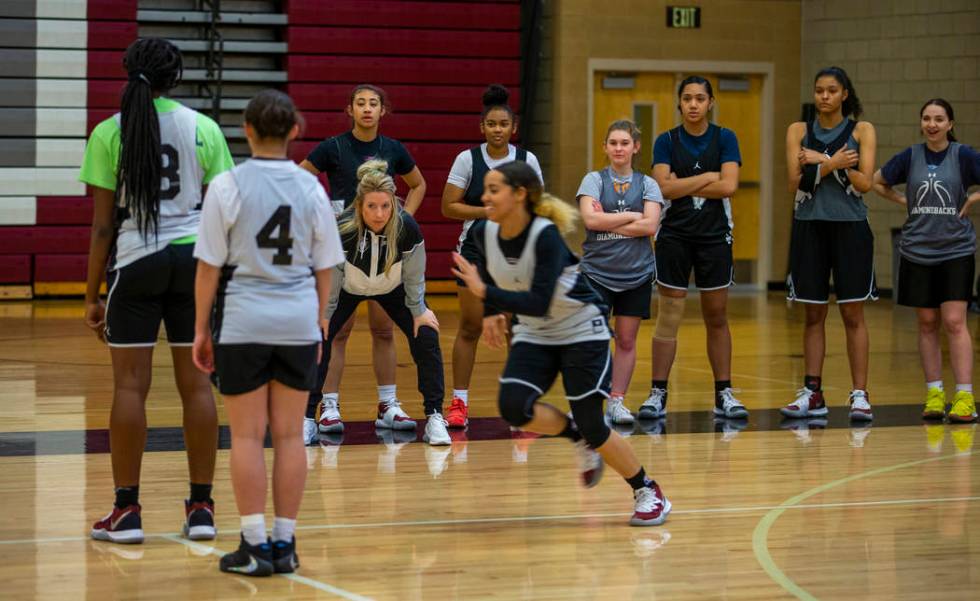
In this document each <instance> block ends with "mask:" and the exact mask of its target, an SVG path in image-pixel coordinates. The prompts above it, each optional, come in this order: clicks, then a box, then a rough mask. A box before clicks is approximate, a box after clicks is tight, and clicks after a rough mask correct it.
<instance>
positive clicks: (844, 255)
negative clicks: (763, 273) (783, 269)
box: [787, 219, 878, 304]
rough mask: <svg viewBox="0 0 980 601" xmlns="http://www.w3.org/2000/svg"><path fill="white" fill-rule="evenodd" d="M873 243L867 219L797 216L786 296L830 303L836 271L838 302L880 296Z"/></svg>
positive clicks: (792, 298)
mask: <svg viewBox="0 0 980 601" xmlns="http://www.w3.org/2000/svg"><path fill="white" fill-rule="evenodd" d="M874 246H875V238H874V234H872V233H871V226H870V225H868V222H867V221H802V220H799V219H794V220H793V237H792V239H791V241H790V250H789V270H790V274H789V278H788V279H787V284H788V288H789V293H788V295H787V297H788V298H789V299H790V300H795V301H800V302H802V303H818V304H823V303H827V302H829V300H830V276H831V274H833V276H834V295H835V296H836V297H837V302H838V303H852V302H857V301H866V300H868V299H871V300H878V286H876V285H875V263H874Z"/></svg>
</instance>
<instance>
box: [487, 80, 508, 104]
mask: <svg viewBox="0 0 980 601" xmlns="http://www.w3.org/2000/svg"><path fill="white" fill-rule="evenodd" d="M509 98H510V92H508V91H507V88H505V87H504V86H502V85H500V84H499V83H492V84H490V85H489V86H487V89H486V90H485V91H484V92H483V106H485V107H491V106H506V105H507V100H508V99H509Z"/></svg>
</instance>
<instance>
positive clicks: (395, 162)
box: [300, 84, 425, 442]
mask: <svg viewBox="0 0 980 601" xmlns="http://www.w3.org/2000/svg"><path fill="white" fill-rule="evenodd" d="M389 110H390V106H389V104H388V95H387V94H386V93H385V91H384V90H383V89H381V88H379V87H377V86H373V85H370V84H361V85H358V86H356V87H354V89H353V90H351V93H350V101H349V102H348V104H347V114H348V115H349V116H350V117H351V122H352V129H351V130H350V131H347V132H344V133H342V134H340V135H338V136H334V137H332V138H328V139H326V140H324V141H323V142H321V143H320V144H319V145H317V147H316V148H314V149H313V151H312V152H310V155H309V156H308V157H306V159H305V160H304V161H303V162H302V163H300V166H301V167H303V168H304V169H306V170H307V171H309V172H310V173H313V174H314V175H318V174H320V173H326V174H327V181H328V182H329V184H330V196H331V198H332V199H333V205H334V211H335V212H336V213H337V214H339V213H340V212H341V211H342V210H343V209H345V208H347V207H349V206H350V205H351V203H353V202H354V196H355V194H356V193H357V168H358V167H359V166H360V165H361V164H362V163H364V162H366V161H369V160H372V159H380V160H383V161H385V162H386V163H387V164H388V175H391V176H392V177H394V176H395V175H398V176H400V177H401V178H402V181H404V182H405V184H406V185H407V186H408V188H409V190H408V194H407V195H406V197H405V211H406V212H407V213H408V214H409V215H412V214H414V213H415V211H416V210H417V209H418V208H419V205H421V204H422V199H423V198H425V179H424V178H423V177H422V172H421V171H419V168H418V167H417V166H416V165H415V160H414V159H412V156H411V155H410V154H409V153H408V150H406V149H405V147H404V146H403V145H402V143H401V142H399V141H398V140H393V139H391V138H389V137H387V136H384V135H381V134H380V133H378V128H379V126H380V124H381V119H382V118H383V117H384V116H385V115H386V114H387V113H388V111H389ZM368 321H369V323H370V326H371V345H372V346H371V348H372V352H371V354H372V365H373V366H374V375H375V378H376V379H377V382H378V416H379V417H380V416H381V415H383V414H384V413H385V412H386V411H387V410H388V407H389V405H391V404H392V403H395V404H397V401H398V398H397V394H396V388H395V360H396V359H395V341H394V337H393V327H394V324H393V323H392V321H391V319H390V318H389V317H388V314H387V313H385V312H384V311H383V310H382V309H381V307H380V306H379V305H378V304H377V303H375V302H369V303H368ZM353 327H354V317H353V316H351V319H350V321H348V322H347V324H345V326H344V328H343V329H342V330H341V331H340V332H338V334H337V337H336V338H335V339H334V347H333V349H331V353H325V354H324V356H331V357H332V358H333V364H332V365H330V369H329V371H325V370H322V369H321V370H319V373H320V378H321V379H319V380H318V381H317V383H316V386H315V387H314V389H313V390H312V391H311V394H312V395H313V402H314V403H319V402H320V401H321V400H322V398H323V397H322V391H323V387H324V381H323V379H322V378H323V377H324V376H323V374H324V373H325V374H327V375H326V376H325V377H326V387H327V388H329V389H331V390H338V388H339V386H340V377H341V375H342V374H343V371H344V352H345V349H346V347H347V340H348V338H349V337H350V332H351V329H352V328H353ZM324 336H326V333H324ZM335 401H336V402H335ZM303 430H304V432H303V435H304V437H305V439H306V441H307V442H310V441H311V440H312V439H313V438H315V437H316V432H317V423H316V421H314V420H312V419H307V420H306V421H305V422H304V426H303ZM319 430H320V432H324V433H338V432H343V430H344V424H343V422H342V421H341V418H340V405H339V401H338V400H337V398H330V399H327V400H326V401H325V402H324V404H323V405H322V407H321V408H320V420H319Z"/></svg>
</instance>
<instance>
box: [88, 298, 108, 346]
mask: <svg viewBox="0 0 980 601" xmlns="http://www.w3.org/2000/svg"><path fill="white" fill-rule="evenodd" d="M85 325H86V326H88V327H89V329H90V330H92V331H93V332H95V335H96V337H97V338H98V339H99V340H101V341H102V342H105V303H103V302H102V299H99V300H98V301H96V302H94V303H85Z"/></svg>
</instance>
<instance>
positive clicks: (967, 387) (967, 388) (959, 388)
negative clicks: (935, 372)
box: [956, 384, 973, 394]
mask: <svg viewBox="0 0 980 601" xmlns="http://www.w3.org/2000/svg"><path fill="white" fill-rule="evenodd" d="M956 392H969V393H970V394H973V384H957V385H956Z"/></svg>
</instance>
